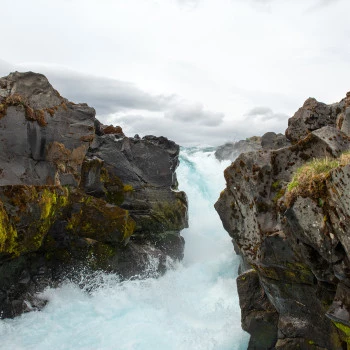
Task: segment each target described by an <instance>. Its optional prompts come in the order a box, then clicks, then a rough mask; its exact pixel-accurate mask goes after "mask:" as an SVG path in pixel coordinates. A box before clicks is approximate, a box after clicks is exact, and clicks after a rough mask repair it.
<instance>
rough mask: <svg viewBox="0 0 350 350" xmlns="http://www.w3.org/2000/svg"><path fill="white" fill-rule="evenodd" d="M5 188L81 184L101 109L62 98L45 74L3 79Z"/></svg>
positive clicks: (0, 159)
mask: <svg viewBox="0 0 350 350" xmlns="http://www.w3.org/2000/svg"><path fill="white" fill-rule="evenodd" d="M0 86H1V87H4V88H3V89H2V91H1V96H3V98H2V100H1V104H0V106H2V107H0V110H2V111H3V113H2V114H0V141H1V144H0V147H1V152H0V185H16V184H26V185H45V184H48V185H66V184H73V185H75V186H76V185H77V184H78V183H79V181H80V169H81V164H82V162H83V160H84V157H85V154H86V151H87V149H88V148H89V143H90V142H91V141H92V140H93V138H94V119H95V110H94V109H93V108H90V107H88V106H87V105H86V104H74V103H72V102H68V101H67V100H66V99H64V98H62V97H61V96H60V95H59V93H58V92H57V91H56V90H54V89H53V88H52V86H51V85H50V83H49V82H48V81H47V79H46V78H45V77H44V76H43V75H41V74H35V73H32V72H29V73H18V72H16V73H11V74H10V75H9V76H7V77H5V78H2V79H1V81H0Z"/></svg>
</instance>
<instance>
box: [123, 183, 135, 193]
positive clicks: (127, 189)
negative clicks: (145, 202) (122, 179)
mask: <svg viewBox="0 0 350 350" xmlns="http://www.w3.org/2000/svg"><path fill="white" fill-rule="evenodd" d="M123 191H124V192H132V191H134V188H133V187H132V186H131V185H124V186H123Z"/></svg>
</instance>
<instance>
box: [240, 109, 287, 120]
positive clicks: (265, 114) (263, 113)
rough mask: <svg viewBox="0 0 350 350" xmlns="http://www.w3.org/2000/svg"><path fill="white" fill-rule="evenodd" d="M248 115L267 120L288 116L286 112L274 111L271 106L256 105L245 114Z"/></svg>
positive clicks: (281, 118) (282, 118) (284, 118)
mask: <svg viewBox="0 0 350 350" xmlns="http://www.w3.org/2000/svg"><path fill="white" fill-rule="evenodd" d="M245 116H246V117H249V118H253V119H257V120H261V121H266V120H272V119H277V120H286V119H287V118H288V116H287V115H286V114H284V113H274V112H273V111H272V109H271V108H269V107H255V108H253V109H251V110H250V111H249V112H247V113H246V114H245Z"/></svg>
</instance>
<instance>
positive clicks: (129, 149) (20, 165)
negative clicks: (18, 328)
mask: <svg viewBox="0 0 350 350" xmlns="http://www.w3.org/2000/svg"><path fill="white" fill-rule="evenodd" d="M178 155H179V146H178V145H176V144H175V143H174V142H172V141H169V140H168V139H166V138H164V137H154V136H146V137H144V138H142V139H140V138H139V137H138V136H137V135H136V136H135V137H134V138H130V137H126V136H125V135H124V134H123V131H122V129H121V128H120V127H114V126H105V125H102V124H101V123H100V122H99V121H98V120H97V119H96V118H95V110H94V109H93V108H90V107H89V106H87V105H86V104H75V103H73V102H69V101H68V100H67V99H65V98H63V97H61V96H60V94H59V93H58V92H57V91H56V90H55V89H54V88H53V87H52V86H51V85H50V83H49V82H48V80H47V79H46V77H45V76H43V75H41V74H35V73H32V72H29V73H18V72H16V73H11V74H10V75H8V76H7V77H4V78H1V79H0V281H1V283H0V315H1V317H12V316H15V315H18V314H20V313H22V312H23V311H28V310H32V309H35V308H40V307H42V306H43V305H44V303H45V301H43V300H39V299H37V298H36V297H35V293H36V292H38V291H41V290H43V288H45V287H46V286H48V285H56V284H57V283H58V282H59V281H61V280H62V279H63V278H64V277H65V276H67V275H72V274H71V271H72V269H75V271H78V270H79V269H85V270H86V271H96V270H102V271H107V272H115V273H118V274H119V275H120V276H121V277H122V278H130V277H133V276H145V275H147V273H149V272H150V268H151V267H152V271H151V272H152V273H155V274H157V273H162V272H163V271H164V269H165V268H166V263H167V260H168V257H170V258H172V259H181V258H182V256H183V248H184V240H183V238H182V237H181V236H180V231H181V230H182V229H183V228H185V227H187V199H186V195H185V193H183V192H180V191H178V190H177V180H176V173H175V169H176V167H177V166H178ZM150 260H153V261H154V262H156V263H155V264H154V265H152V266H151V267H150V264H149V262H150ZM73 275H74V274H73ZM73 278H74V277H73Z"/></svg>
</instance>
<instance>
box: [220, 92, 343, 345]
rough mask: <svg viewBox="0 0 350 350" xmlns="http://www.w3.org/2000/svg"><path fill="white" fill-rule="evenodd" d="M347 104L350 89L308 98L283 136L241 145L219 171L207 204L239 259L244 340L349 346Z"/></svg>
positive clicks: (265, 343)
mask: <svg viewBox="0 0 350 350" xmlns="http://www.w3.org/2000/svg"><path fill="white" fill-rule="evenodd" d="M349 106H350V94H348V95H347V98H345V99H343V100H342V101H341V102H339V103H335V104H332V105H326V104H324V103H320V102H318V101H316V100H315V99H313V98H309V99H308V100H306V102H305V103H304V105H303V107H301V108H300V109H299V110H298V111H297V112H296V113H295V115H294V116H293V117H292V118H290V119H289V123H288V128H287V130H286V133H285V134H286V137H287V139H288V142H289V145H288V144H284V145H283V147H282V148H279V147H261V149H259V150H257V151H254V152H248V153H243V154H241V155H240V156H238V158H237V159H236V160H235V161H234V162H233V163H232V165H231V166H229V167H228V168H227V169H226V170H225V174H224V175H225V179H226V188H225V189H224V191H223V192H222V193H221V194H220V198H219V200H218V201H217V203H216V204H215V208H216V210H217V212H218V214H219V215H220V218H221V220H222V223H223V225H224V227H225V229H226V230H227V232H228V233H229V234H230V236H231V237H232V239H233V244H234V247H235V250H236V252H237V253H238V254H239V255H240V256H241V258H242V262H241V265H240V275H239V277H238V280H237V285H238V292H239V297H240V306H241V311H242V326H243V328H244V329H245V330H246V331H247V332H249V333H250V334H251V340H250V343H249V349H291V350H292V349H293V350H294V349H329V350H330V349H347V348H349V347H350V298H349V296H350V262H349V258H350V239H349V237H350V165H349V162H350V154H349V151H350V127H349V126H350V107H349ZM276 148H277V149H276ZM315 159H316V160H315Z"/></svg>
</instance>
